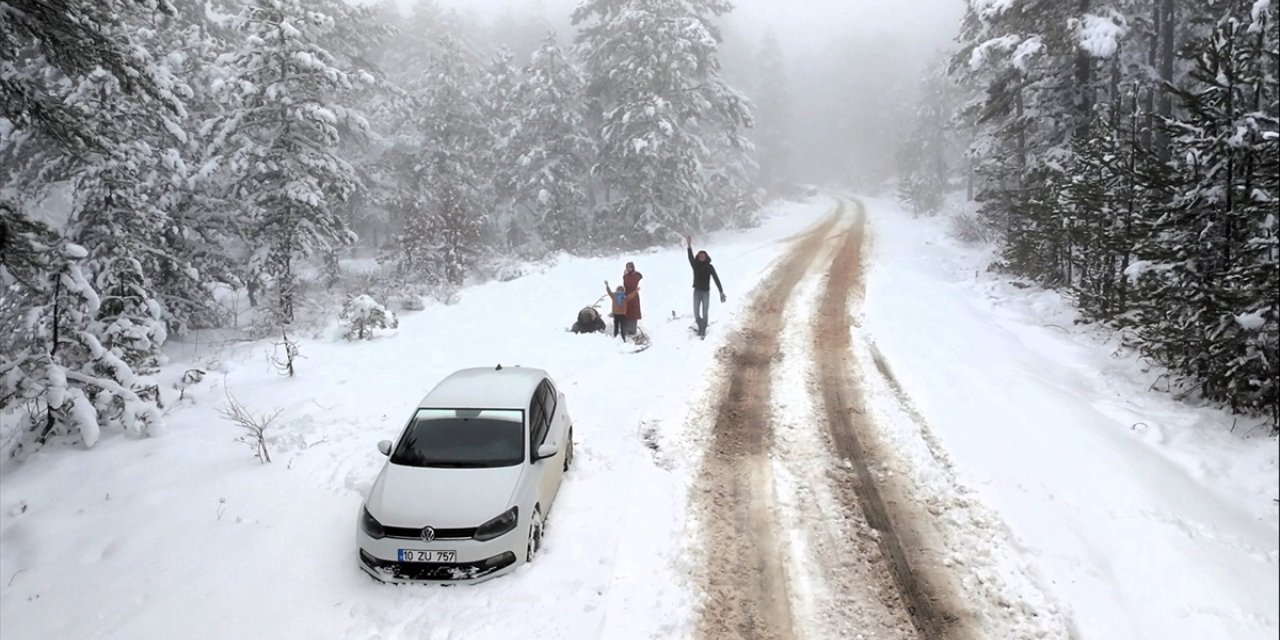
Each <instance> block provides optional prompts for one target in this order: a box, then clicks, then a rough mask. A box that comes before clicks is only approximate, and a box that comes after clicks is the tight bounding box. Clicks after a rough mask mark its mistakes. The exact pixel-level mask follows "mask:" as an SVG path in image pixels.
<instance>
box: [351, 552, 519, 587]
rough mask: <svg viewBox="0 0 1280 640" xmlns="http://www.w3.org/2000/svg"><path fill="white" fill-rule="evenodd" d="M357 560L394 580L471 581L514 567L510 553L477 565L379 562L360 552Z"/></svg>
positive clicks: (513, 555)
mask: <svg viewBox="0 0 1280 640" xmlns="http://www.w3.org/2000/svg"><path fill="white" fill-rule="evenodd" d="M360 561H361V562H363V563H364V564H365V566H367V567H369V568H370V569H372V570H373V572H374V573H375V574H377V575H379V576H383V577H387V578H394V579H396V580H438V581H448V580H474V579H476V578H481V577H484V576H487V575H489V574H490V573H493V572H494V571H498V570H501V569H505V568H507V567H509V566H511V565H512V564H515V561H516V555H515V554H514V553H511V552H510V551H506V552H503V553H500V554H498V555H496V556H493V557H492V558H489V559H487V560H481V561H479V562H396V561H394V560H379V559H377V558H375V557H373V556H371V555H369V554H368V553H366V552H365V551H364V550H361V551H360Z"/></svg>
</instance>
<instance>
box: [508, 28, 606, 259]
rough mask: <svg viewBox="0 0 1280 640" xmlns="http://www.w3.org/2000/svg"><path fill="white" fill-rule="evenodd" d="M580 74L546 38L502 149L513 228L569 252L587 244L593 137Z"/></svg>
mask: <svg viewBox="0 0 1280 640" xmlns="http://www.w3.org/2000/svg"><path fill="white" fill-rule="evenodd" d="M582 88H583V82H582V75H581V74H580V73H579V71H578V69H577V68H576V67H575V66H574V64H573V61H572V60H570V59H568V58H567V57H566V56H565V54H564V52H563V51H562V50H561V49H560V46H559V45H558V44H557V43H556V37H555V34H552V33H548V34H547V36H546V38H545V39H544V40H543V42H542V47H541V48H539V49H538V50H537V51H536V52H534V54H533V58H532V60H531V61H530V63H529V66H527V67H526V68H525V70H524V77H523V78H522V79H521V81H520V84H519V85H518V86H517V87H516V89H515V100H516V109H517V115H516V126H515V127H514V128H513V131H512V135H511V137H510V140H509V141H508V143H507V145H506V153H505V154H504V156H503V157H504V158H507V159H508V160H507V161H508V162H509V163H510V164H511V168H512V169H513V171H514V173H513V183H512V195H513V202H514V206H515V212H516V220H515V223H516V224H521V221H525V222H524V224H525V225H527V226H528V227H529V228H532V229H533V230H534V231H536V233H537V235H538V237H539V238H541V240H542V242H543V244H544V245H545V246H546V248H548V249H551V250H565V251H571V250H574V249H577V248H579V247H580V246H581V244H582V243H584V242H589V241H590V240H591V239H590V238H589V237H588V235H587V233H588V230H589V228H590V226H589V223H590V217H589V211H588V210H587V204H588V200H587V180H588V176H587V167H588V163H589V162H590V161H591V156H592V146H591V142H592V141H591V138H590V137H589V136H588V135H587V134H586V131H585V127H584V124H583V108H584V105H583V101H582Z"/></svg>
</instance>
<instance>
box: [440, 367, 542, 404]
mask: <svg viewBox="0 0 1280 640" xmlns="http://www.w3.org/2000/svg"><path fill="white" fill-rule="evenodd" d="M549 377H550V376H548V375H547V372H546V371H543V370H542V369H531V368H526V367H501V368H493V367H476V368H472V369H459V370H458V371H455V372H453V373H451V374H449V376H448V377H447V378H445V379H444V380H441V381H440V383H439V384H437V385H436V386H435V388H433V389H432V390H431V391H429V392H427V395H426V396H425V397H423V398H422V401H421V402H419V403H418V408H420V409H429V408H436V409H528V408H529V400H530V399H531V398H533V392H534V391H535V390H536V389H537V388H538V384H539V383H540V382H542V381H543V380H544V379H547V378H549Z"/></svg>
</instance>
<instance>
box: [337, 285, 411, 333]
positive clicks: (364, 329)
mask: <svg viewBox="0 0 1280 640" xmlns="http://www.w3.org/2000/svg"><path fill="white" fill-rule="evenodd" d="M341 318H342V324H343V327H344V329H345V332H344V333H343V337H345V338H346V339H348V340H353V339H355V340H364V339H366V338H371V337H373V330H374V329H394V328H396V327H397V326H399V322H397V321H396V314H394V313H392V312H390V311H388V310H387V308H386V307H384V306H382V305H381V304H379V303H378V302H377V301H376V300H374V299H373V298H371V297H369V296H368V295H358V296H355V297H353V298H351V299H350V300H347V303H346V304H344V305H342V316H341Z"/></svg>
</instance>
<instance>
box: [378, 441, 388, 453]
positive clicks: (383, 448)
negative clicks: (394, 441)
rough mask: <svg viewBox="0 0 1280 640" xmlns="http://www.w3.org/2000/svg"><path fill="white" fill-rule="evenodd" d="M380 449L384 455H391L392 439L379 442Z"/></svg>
mask: <svg viewBox="0 0 1280 640" xmlns="http://www.w3.org/2000/svg"><path fill="white" fill-rule="evenodd" d="M378 451H381V452H382V455H384V456H389V455H391V441H390V440H383V441H382V442H379V443H378Z"/></svg>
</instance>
